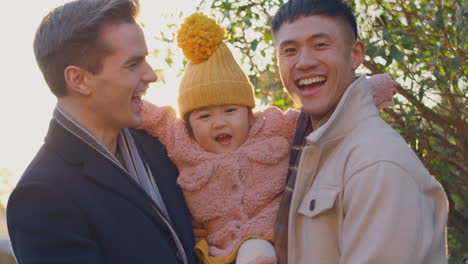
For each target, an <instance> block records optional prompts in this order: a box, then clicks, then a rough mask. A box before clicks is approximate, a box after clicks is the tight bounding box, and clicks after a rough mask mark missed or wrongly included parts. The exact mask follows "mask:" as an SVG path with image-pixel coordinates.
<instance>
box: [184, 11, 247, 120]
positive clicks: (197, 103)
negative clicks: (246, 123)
mask: <svg viewBox="0 0 468 264" xmlns="http://www.w3.org/2000/svg"><path fill="white" fill-rule="evenodd" d="M227 38H228V36H227V34H226V31H225V30H224V29H223V28H222V27H221V26H220V25H218V24H217V23H216V21H215V20H214V19H211V18H209V17H207V16H206V15H203V14H201V13H195V14H193V15H191V16H189V17H187V18H186V19H185V21H184V23H183V24H182V25H181V27H180V29H179V31H178V32H177V45H178V46H179V47H180V48H182V51H183V53H184V56H185V57H186V58H187V59H188V60H189V63H188V65H187V68H186V70H185V73H184V76H183V77H182V81H181V83H180V87H179V100H178V101H179V111H180V115H181V116H184V115H185V114H186V113H189V112H191V111H193V110H195V109H198V108H201V107H207V106H213V105H229V104H234V105H242V106H247V107H250V108H254V107H255V101H254V94H253V89H252V84H251V83H250V81H249V78H248V77H247V75H246V74H245V73H244V72H243V71H242V69H241V67H240V66H239V64H238V63H237V62H236V60H235V59H234V57H233V56H232V53H231V51H230V50H229V48H228V47H227V46H226V44H225V43H224V42H223V40H225V39H227Z"/></svg>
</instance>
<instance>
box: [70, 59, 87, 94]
mask: <svg viewBox="0 0 468 264" xmlns="http://www.w3.org/2000/svg"><path fill="white" fill-rule="evenodd" d="M63 74H64V77H65V82H66V83H67V86H68V87H69V89H70V90H72V91H74V92H76V93H78V94H81V95H85V96H87V95H90V94H91V89H90V88H89V86H88V82H89V78H90V77H91V73H90V72H88V71H87V70H85V69H82V68H80V67H77V66H73V65H70V66H68V67H66V68H65V70H64V73H63Z"/></svg>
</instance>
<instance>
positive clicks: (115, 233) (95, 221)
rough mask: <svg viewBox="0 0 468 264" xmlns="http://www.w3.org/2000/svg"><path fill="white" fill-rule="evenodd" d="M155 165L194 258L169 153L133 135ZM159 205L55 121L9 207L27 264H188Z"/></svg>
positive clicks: (13, 234) (15, 240)
mask: <svg viewBox="0 0 468 264" xmlns="http://www.w3.org/2000/svg"><path fill="white" fill-rule="evenodd" d="M132 135H133V136H134V140H135V143H136V144H137V147H138V149H139V150H140V154H141V155H142V157H143V158H144V159H145V160H146V161H147V162H148V164H149V167H150V169H151V171H152V174H153V176H154V178H155V181H156V183H157V185H158V187H159V190H160V192H161V195H162V198H163V200H164V202H165V204H166V207H167V210H168V213H169V216H170V219H171V221H172V225H173V227H174V229H175V231H176V232H177V234H178V236H179V238H180V240H181V242H182V244H183V246H184V248H185V251H186V253H187V257H188V260H189V263H197V260H196V257H195V255H194V253H193V246H194V237H193V232H192V225H191V216H190V213H189V211H188V209H187V206H186V204H185V201H184V199H183V196H182V192H181V190H180V189H179V187H178V186H177V184H176V178H177V176H178V171H177V168H176V167H175V166H174V164H173V163H172V162H171V161H170V160H169V159H168V157H167V153H166V149H165V148H164V146H163V145H162V144H161V143H160V142H159V141H158V140H157V139H155V138H153V137H151V136H149V135H148V134H146V133H145V132H144V131H136V130H132ZM155 206H156V205H155V203H154V202H153V201H152V200H151V198H150V197H149V196H148V195H147V194H146V193H145V192H144V191H143V189H142V188H141V187H140V186H139V185H138V184H137V183H135V182H134V180H133V179H131V178H130V176H128V175H126V174H125V173H124V171H123V170H121V169H120V168H119V167H118V166H116V165H115V164H113V163H112V162H110V161H108V160H107V159H106V158H104V157H102V156H101V155H99V154H97V152H96V151H95V150H93V149H92V148H90V147H89V146H88V145H86V144H85V143H84V142H82V141H81V140H79V139H78V138H77V137H75V136H73V135H72V134H70V133H69V132H68V131H67V130H65V129H64V128H63V127H62V126H61V125H59V124H58V123H57V122H56V121H55V120H52V121H51V124H50V127H49V131H48V134H47V136H46V139H45V143H44V145H43V146H42V148H41V149H40V151H39V152H38V154H37V155H36V157H35V158H34V160H33V161H32V162H31V164H30V165H29V167H28V169H27V170H26V171H25V173H24V175H23V176H22V178H21V180H20V181H19V183H18V185H17V186H16V188H15V189H14V191H13V193H12V194H11V196H10V199H9V202H8V206H7V222H8V230H9V234H10V238H11V242H12V246H13V250H14V252H15V255H16V257H17V259H18V261H19V263H20V264H23V263H24V264H33V263H34V264H39V263H44V264H45V263H47V264H54V263H60V264H63V263H67V264H75V263H76V264H78V263H79V264H93V263H111V264H119V263H122V264H124V263H125V264H138V263H181V262H180V256H179V255H178V253H177V247H176V245H175V243H174V242H173V239H172V236H171V234H170V232H169V229H168V228H167V225H166V224H165V223H164V222H163V220H162V219H161V218H160V217H159V216H158V214H157V213H156V212H155Z"/></svg>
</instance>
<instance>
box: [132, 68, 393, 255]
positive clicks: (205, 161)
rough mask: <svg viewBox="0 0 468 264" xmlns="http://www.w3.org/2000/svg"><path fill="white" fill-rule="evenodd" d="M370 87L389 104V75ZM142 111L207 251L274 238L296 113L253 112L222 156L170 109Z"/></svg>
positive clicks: (377, 99)
mask: <svg viewBox="0 0 468 264" xmlns="http://www.w3.org/2000/svg"><path fill="white" fill-rule="evenodd" d="M369 85H370V90H371V94H372V96H373V99H374V104H375V105H376V106H377V107H378V108H379V109H380V108H382V107H385V106H392V105H393V102H392V96H393V94H394V93H395V92H396V90H395V86H396V83H395V82H394V81H393V80H392V79H391V77H390V75H388V74H377V75H374V76H373V77H371V78H370V79H369ZM143 112H144V118H145V122H144V124H143V126H142V127H141V128H142V129H145V130H146V131H147V132H148V133H150V134H151V135H153V136H155V137H157V138H159V140H160V141H161V142H162V143H163V144H164V145H165V146H166V148H167V151H168V155H169V157H170V158H171V160H172V161H173V162H174V163H175V164H176V166H177V168H178V169H179V171H180V175H179V178H178V179H177V182H178V183H179V185H180V187H181V188H182V191H183V193H184V196H185V199H186V202H187V204H188V207H189V209H190V211H191V213H192V217H193V218H194V220H195V222H196V224H197V225H201V226H202V227H203V228H204V229H206V231H207V236H206V237H204V238H205V239H206V240H207V242H208V244H209V251H210V255H212V256H215V257H223V256H226V255H228V254H230V253H231V252H232V250H233V249H234V247H235V246H236V245H237V244H238V243H239V242H240V241H241V240H242V239H243V238H244V237H246V236H249V235H254V236H262V237H272V236H273V225H274V221H275V218H276V213H277V212H278V208H279V202H280V194H281V192H282V191H283V189H284V186H285V182H286V176H287V169H288V162H289V149H290V145H291V143H292V139H293V136H294V133H295V128H296V119H297V116H298V112H296V111H294V110H290V111H288V112H286V113H283V112H281V111H280V110H279V109H277V108H274V107H270V108H268V109H266V110H265V111H263V112H256V113H255V114H254V116H255V121H254V123H253V125H252V127H251V128H250V131H249V136H248V138H247V141H246V142H245V143H244V144H243V145H242V146H241V147H239V149H237V150H236V151H234V152H229V153H225V154H213V153H209V152H206V151H204V150H203V149H202V147H201V146H200V145H199V144H198V143H197V142H196V141H195V140H194V139H193V138H192V137H190V135H189V133H188V131H187V128H186V127H185V124H184V122H183V121H182V120H181V119H178V118H176V113H175V111H174V109H173V108H171V107H169V106H163V107H157V106H155V105H153V104H151V103H149V102H144V108H143ZM197 239H200V237H198V238H197Z"/></svg>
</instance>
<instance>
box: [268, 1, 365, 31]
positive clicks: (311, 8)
mask: <svg viewBox="0 0 468 264" xmlns="http://www.w3.org/2000/svg"><path fill="white" fill-rule="evenodd" d="M312 15H324V16H330V17H341V18H342V19H343V20H344V21H345V22H347V23H348V24H349V25H350V26H351V27H352V29H353V33H354V39H355V40H356V39H357V36H358V30H357V24H356V18H355V17H354V14H353V10H352V8H351V7H350V6H349V5H348V4H347V3H346V2H345V1H343V0H289V1H288V2H287V3H286V4H284V5H283V6H282V7H280V9H279V10H278V11H277V12H276V14H275V16H274V17H273V20H272V23H271V29H272V32H273V36H274V35H275V34H276V33H277V32H278V30H279V29H280V27H281V26H282V25H283V23H293V22H294V21H296V19H298V18H300V17H304V16H312Z"/></svg>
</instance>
